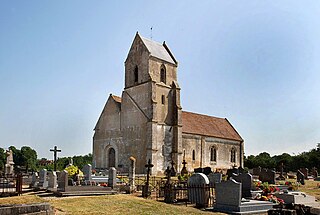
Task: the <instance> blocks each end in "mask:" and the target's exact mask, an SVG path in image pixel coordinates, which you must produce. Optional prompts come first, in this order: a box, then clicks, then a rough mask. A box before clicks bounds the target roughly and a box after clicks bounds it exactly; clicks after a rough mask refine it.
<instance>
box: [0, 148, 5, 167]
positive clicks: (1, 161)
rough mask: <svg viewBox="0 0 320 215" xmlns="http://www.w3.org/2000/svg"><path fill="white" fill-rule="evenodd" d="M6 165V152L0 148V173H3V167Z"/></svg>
mask: <svg viewBox="0 0 320 215" xmlns="http://www.w3.org/2000/svg"><path fill="white" fill-rule="evenodd" d="M5 164H6V151H5V150H4V149H3V148H0V171H4V165H5Z"/></svg>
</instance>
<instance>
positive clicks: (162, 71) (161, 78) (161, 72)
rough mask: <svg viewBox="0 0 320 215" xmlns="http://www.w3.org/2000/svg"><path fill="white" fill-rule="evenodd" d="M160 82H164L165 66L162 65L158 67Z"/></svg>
mask: <svg viewBox="0 0 320 215" xmlns="http://www.w3.org/2000/svg"><path fill="white" fill-rule="evenodd" d="M160 82H163V83H166V68H165V66H164V65H162V66H161V69H160Z"/></svg>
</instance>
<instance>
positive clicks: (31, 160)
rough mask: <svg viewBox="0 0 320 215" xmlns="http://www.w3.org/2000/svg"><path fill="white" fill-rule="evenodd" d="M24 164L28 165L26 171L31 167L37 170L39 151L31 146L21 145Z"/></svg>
mask: <svg viewBox="0 0 320 215" xmlns="http://www.w3.org/2000/svg"><path fill="white" fill-rule="evenodd" d="M20 151H21V158H22V166H25V167H26V171H27V172H28V170H29V169H31V170H36V164H37V152H36V151H35V150H33V149H32V148H30V147H29V146H22V147H21V150H20Z"/></svg>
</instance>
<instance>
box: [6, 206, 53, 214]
mask: <svg viewBox="0 0 320 215" xmlns="http://www.w3.org/2000/svg"><path fill="white" fill-rule="evenodd" d="M0 214H1V215H12V214H37V215H40V214H46V215H54V211H53V208H52V207H51V205H50V204H49V203H35V204H23V205H1V206H0Z"/></svg>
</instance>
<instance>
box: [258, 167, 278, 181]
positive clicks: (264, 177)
mask: <svg viewBox="0 0 320 215" xmlns="http://www.w3.org/2000/svg"><path fill="white" fill-rule="evenodd" d="M259 179H260V181H262V182H268V183H269V184H275V182H276V172H275V171H273V170H270V169H262V170H261V172H260V174H259Z"/></svg>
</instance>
